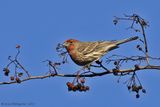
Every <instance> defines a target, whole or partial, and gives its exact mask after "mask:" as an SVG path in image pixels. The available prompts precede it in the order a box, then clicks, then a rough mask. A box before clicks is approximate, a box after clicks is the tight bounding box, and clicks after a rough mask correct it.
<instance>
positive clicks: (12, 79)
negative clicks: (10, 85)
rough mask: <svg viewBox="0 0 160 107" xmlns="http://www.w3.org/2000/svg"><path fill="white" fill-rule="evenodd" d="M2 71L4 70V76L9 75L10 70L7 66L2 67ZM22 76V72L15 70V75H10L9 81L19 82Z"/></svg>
mask: <svg viewBox="0 0 160 107" xmlns="http://www.w3.org/2000/svg"><path fill="white" fill-rule="evenodd" d="M3 71H4V75H5V76H9V74H10V70H9V68H7V67H6V68H4V69H3ZM22 76H23V73H22V72H17V71H16V72H15V76H10V80H11V81H16V82H17V83H21V80H20V77H22Z"/></svg>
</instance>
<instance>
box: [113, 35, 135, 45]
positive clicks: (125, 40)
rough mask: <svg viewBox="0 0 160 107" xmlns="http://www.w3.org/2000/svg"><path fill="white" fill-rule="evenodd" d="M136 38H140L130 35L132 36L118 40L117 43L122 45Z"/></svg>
mask: <svg viewBox="0 0 160 107" xmlns="http://www.w3.org/2000/svg"><path fill="white" fill-rule="evenodd" d="M136 39H138V36H134V37H130V38H127V39H123V40H119V41H116V44H117V45H120V44H123V43H126V42H130V41H133V40H136Z"/></svg>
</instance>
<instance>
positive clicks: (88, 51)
mask: <svg viewBox="0 0 160 107" xmlns="http://www.w3.org/2000/svg"><path fill="white" fill-rule="evenodd" d="M136 39H138V37H137V36H135V37H131V38H128V39H124V40H119V41H95V42H81V41H78V40H75V39H69V40H67V41H65V42H64V46H65V48H66V49H67V51H68V53H69V55H70V57H71V59H72V60H73V61H74V62H75V63H76V64H77V65H80V66H88V65H90V64H91V63H92V62H94V61H97V60H99V59H100V58H101V57H102V56H104V55H105V54H106V53H107V52H109V51H111V50H113V49H116V48H118V46H119V45H120V44H123V43H126V42H130V41H133V40H136Z"/></svg>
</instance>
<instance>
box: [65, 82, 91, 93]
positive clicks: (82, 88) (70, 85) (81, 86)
mask: <svg viewBox="0 0 160 107" xmlns="http://www.w3.org/2000/svg"><path fill="white" fill-rule="evenodd" d="M66 85H67V87H68V91H73V92H75V91H80V92H85V91H88V90H89V86H85V85H84V84H83V83H77V84H76V85H74V84H73V83H71V82H67V84H66Z"/></svg>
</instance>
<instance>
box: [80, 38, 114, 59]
mask: <svg viewBox="0 0 160 107" xmlns="http://www.w3.org/2000/svg"><path fill="white" fill-rule="evenodd" d="M113 47H116V46H115V45H114V44H113V42H110V41H98V42H82V43H80V45H79V48H78V49H77V50H78V52H80V53H82V54H83V55H85V56H88V55H89V56H94V57H96V56H97V57H99V56H103V55H104V54H105V53H106V52H107V51H108V50H110V49H111V48H113Z"/></svg>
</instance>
